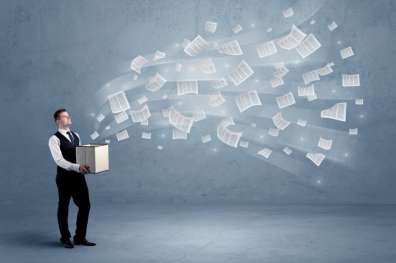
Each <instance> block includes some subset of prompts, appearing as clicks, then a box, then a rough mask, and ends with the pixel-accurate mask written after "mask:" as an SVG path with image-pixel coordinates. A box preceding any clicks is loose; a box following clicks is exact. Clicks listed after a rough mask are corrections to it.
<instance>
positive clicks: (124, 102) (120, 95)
mask: <svg viewBox="0 0 396 263" xmlns="http://www.w3.org/2000/svg"><path fill="white" fill-rule="evenodd" d="M107 99H108V101H109V104H110V109H111V112H112V113H120V112H123V111H126V110H128V109H129V108H130V106H129V102H128V99H127V97H126V95H125V92H124V91H119V92H117V93H114V94H112V95H109V96H108V97H107Z"/></svg>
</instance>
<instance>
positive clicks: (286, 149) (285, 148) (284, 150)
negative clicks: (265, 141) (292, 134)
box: [282, 146, 293, 155]
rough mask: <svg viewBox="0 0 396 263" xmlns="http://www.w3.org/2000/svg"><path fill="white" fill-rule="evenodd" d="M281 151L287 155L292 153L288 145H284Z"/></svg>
mask: <svg viewBox="0 0 396 263" xmlns="http://www.w3.org/2000/svg"><path fill="white" fill-rule="evenodd" d="M282 151H283V152H284V153H285V154H287V155H290V154H292V153H293V150H292V149H290V148H289V147H287V146H286V147H284V148H283V149H282Z"/></svg>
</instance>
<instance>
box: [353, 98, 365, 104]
mask: <svg viewBox="0 0 396 263" xmlns="http://www.w3.org/2000/svg"><path fill="white" fill-rule="evenodd" d="M363 103H364V100H363V99H355V104H356V105H363Z"/></svg>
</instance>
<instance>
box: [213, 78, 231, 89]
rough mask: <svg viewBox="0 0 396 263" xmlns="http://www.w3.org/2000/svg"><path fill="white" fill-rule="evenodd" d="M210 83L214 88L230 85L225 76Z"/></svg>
mask: <svg viewBox="0 0 396 263" xmlns="http://www.w3.org/2000/svg"><path fill="white" fill-rule="evenodd" d="M210 85H211V87H212V88H214V89H221V88H224V87H227V86H228V81H227V80H226V79H225V78H223V79H218V80H211V81H210Z"/></svg>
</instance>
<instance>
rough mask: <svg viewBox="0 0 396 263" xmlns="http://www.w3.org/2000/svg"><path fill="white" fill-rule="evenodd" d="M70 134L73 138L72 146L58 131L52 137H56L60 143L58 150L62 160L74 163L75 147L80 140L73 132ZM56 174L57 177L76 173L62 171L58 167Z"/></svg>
mask: <svg viewBox="0 0 396 263" xmlns="http://www.w3.org/2000/svg"><path fill="white" fill-rule="evenodd" d="M71 133H72V135H73V137H74V144H73V143H72V142H70V141H69V140H68V139H67V138H66V137H65V136H63V135H62V133H60V132H59V131H57V132H56V133H55V134H54V135H55V136H56V137H58V139H59V141H60V150H61V152H62V155H63V158H65V159H66V160H67V161H69V162H72V163H76V146H78V145H79V144H80V140H79V139H78V136H77V135H76V134H75V133H74V132H73V131H71ZM66 136H67V135H66ZM56 172H57V174H58V175H62V174H70V173H76V172H75V171H68V170H66V169H63V168H62V167H60V166H58V165H57V170H56Z"/></svg>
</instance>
